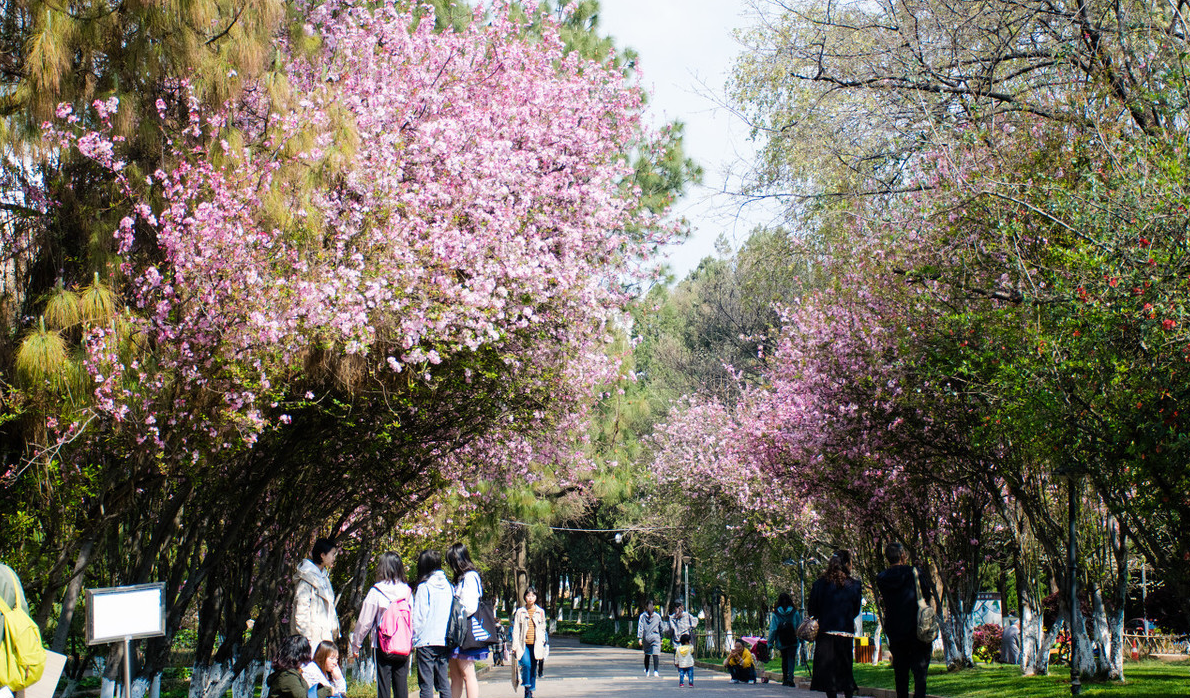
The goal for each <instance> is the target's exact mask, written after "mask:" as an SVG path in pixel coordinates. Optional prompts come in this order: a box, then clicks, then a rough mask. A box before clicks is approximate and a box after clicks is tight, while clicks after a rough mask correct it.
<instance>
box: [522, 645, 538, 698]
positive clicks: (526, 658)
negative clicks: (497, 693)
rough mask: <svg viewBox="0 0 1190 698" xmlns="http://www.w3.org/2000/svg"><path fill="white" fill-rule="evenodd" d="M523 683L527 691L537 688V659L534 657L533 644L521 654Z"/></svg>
mask: <svg viewBox="0 0 1190 698" xmlns="http://www.w3.org/2000/svg"><path fill="white" fill-rule="evenodd" d="M518 663H519V664H520V665H521V685H522V686H524V687H525V690H526V691H536V690H537V660H536V659H535V658H534V657H533V645H528V646H526V647H525V653H524V654H522V655H521V659H520V662H518Z"/></svg>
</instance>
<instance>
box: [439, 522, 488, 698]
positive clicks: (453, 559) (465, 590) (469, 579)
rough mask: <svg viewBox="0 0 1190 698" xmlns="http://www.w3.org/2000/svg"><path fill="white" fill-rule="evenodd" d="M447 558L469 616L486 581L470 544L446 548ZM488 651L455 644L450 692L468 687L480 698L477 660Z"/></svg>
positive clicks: (472, 697) (471, 697) (455, 695)
mask: <svg viewBox="0 0 1190 698" xmlns="http://www.w3.org/2000/svg"><path fill="white" fill-rule="evenodd" d="M446 562H447V564H449V565H450V569H451V570H452V571H453V572H454V573H455V597H456V598H458V600H459V605H461V606H462V607H463V612H464V613H466V614H467V617H468V618H470V617H471V616H473V615H475V611H477V610H478V609H479V600H480V599H481V598H482V597H483V581H482V580H480V578H479V570H477V569H475V563H473V562H471V554H470V553H468V552H467V546H465V545H463V544H462V543H455V544H454V545H452V546H450V550H447V551H446ZM487 657H488V651H487V650H486V649H480V650H463V649H458V648H456V649H455V650H454V651H453V652H451V655H450V696H451V698H461V696H462V695H463V690H464V689H465V690H466V691H467V698H479V681H478V680H477V679H476V678H475V662H476V660H480V659H487Z"/></svg>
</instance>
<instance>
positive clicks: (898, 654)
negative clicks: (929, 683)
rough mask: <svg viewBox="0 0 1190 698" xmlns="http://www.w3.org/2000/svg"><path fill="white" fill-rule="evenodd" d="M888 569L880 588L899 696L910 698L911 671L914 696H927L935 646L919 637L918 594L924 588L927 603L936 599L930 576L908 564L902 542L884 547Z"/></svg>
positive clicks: (879, 578) (879, 579)
mask: <svg viewBox="0 0 1190 698" xmlns="http://www.w3.org/2000/svg"><path fill="white" fill-rule="evenodd" d="M884 559H885V560H886V561H888V568H886V569H885V570H884V571H883V572H881V573H880V574H878V575H876V589H877V591H879V592H880V601H881V603H882V604H883V605H884V634H885V635H887V636H888V649H889V651H890V652H892V668H893V684H894V685H895V686H896V690H897V698H909V674H910V673H912V674H913V695H914V697H915V698H924V696H925V695H926V672H927V670H928V669H929V667H930V655H931V654H932V652H933V647H931V646H930V644H929V643H927V642H922V641H921V640H919V639H918V638H917V608H918V606H917V594H918V588H919V587H920V589H921V595H922V598H923V599H925V601H926V603H931V602H932V595H931V594H930V588H931V586H932V585H931V584H930V583H929V578H928V576H927V575H926V574H925V573H924V572H923V571H921V570H918V569H917V568H915V567H913V566H912V565H908V564H905V563H906V560H905V547H904V546H902V545H901V544H900V543H889V544H888V545H886V546H884Z"/></svg>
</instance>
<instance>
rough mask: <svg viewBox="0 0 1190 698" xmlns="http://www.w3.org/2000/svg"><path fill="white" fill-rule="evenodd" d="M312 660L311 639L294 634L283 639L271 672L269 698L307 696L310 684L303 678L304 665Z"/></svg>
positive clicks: (300, 697)
mask: <svg viewBox="0 0 1190 698" xmlns="http://www.w3.org/2000/svg"><path fill="white" fill-rule="evenodd" d="M309 661H310V641H309V640H307V639H306V638H305V636H303V635H298V634H296V633H295V634H293V635H290V636H289V637H287V638H285V639H284V640H282V641H281V644H280V647H278V648H277V654H276V656H274V657H273V673H271V674H269V678H268V681H267V684H268V693H267V695H268V698H306V693H307V691H309V689H310V685H309V684H308V683H306V680H305V679H304V678H302V667H303V666H305V665H306V662H309Z"/></svg>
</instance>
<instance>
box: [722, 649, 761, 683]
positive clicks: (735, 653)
mask: <svg viewBox="0 0 1190 698" xmlns="http://www.w3.org/2000/svg"><path fill="white" fill-rule="evenodd" d="M723 666H724V667H726V668H727V671H728V672H730V673H731V682H732V683H756V662H755V661H754V660H753V659H752V653H751V652H749V651H748V647H747V645H745V644H744V641H743V640H736V641H735V649H733V650H732V651H731V654H729V655H727V659H724V660H723Z"/></svg>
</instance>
